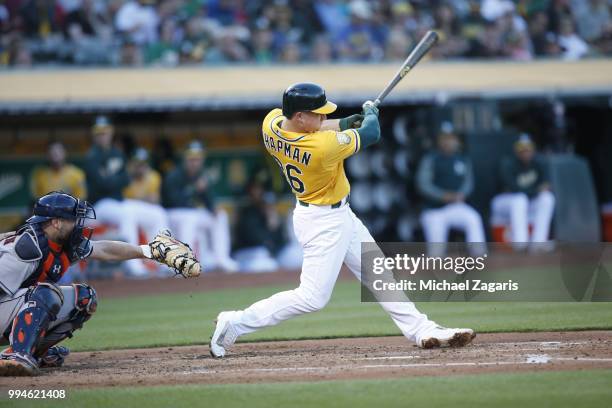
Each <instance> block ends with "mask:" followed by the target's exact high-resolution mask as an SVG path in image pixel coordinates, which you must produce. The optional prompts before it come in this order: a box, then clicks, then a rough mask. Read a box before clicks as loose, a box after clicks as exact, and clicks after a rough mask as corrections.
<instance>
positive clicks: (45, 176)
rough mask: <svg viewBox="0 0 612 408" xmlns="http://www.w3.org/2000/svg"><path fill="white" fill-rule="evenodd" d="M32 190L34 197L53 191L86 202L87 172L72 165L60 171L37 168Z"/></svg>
mask: <svg viewBox="0 0 612 408" xmlns="http://www.w3.org/2000/svg"><path fill="white" fill-rule="evenodd" d="M30 190H31V192H32V196H34V197H40V196H43V195H45V194H47V193H49V192H51V191H63V192H65V193H68V194H72V195H73V196H75V197H77V198H80V199H83V200H84V199H86V198H87V187H86V185H85V172H83V170H81V169H79V168H78V167H76V166H74V165H72V164H66V165H64V166H62V168H61V169H59V170H56V169H53V168H51V167H47V166H44V167H37V168H36V169H34V171H33V172H32V178H31V183H30Z"/></svg>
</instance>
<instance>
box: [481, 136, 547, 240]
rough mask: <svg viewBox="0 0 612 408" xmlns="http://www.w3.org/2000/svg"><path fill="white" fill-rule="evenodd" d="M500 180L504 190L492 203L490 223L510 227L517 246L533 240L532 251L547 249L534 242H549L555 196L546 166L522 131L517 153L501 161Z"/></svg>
mask: <svg viewBox="0 0 612 408" xmlns="http://www.w3.org/2000/svg"><path fill="white" fill-rule="evenodd" d="M500 182H501V190H502V193H500V194H498V195H496V196H495V197H494V198H493V201H492V203H491V224H492V225H499V224H504V225H508V226H509V227H510V231H511V237H512V242H513V243H514V244H513V245H514V247H515V249H519V250H520V249H525V248H527V246H528V245H529V244H530V243H531V244H532V245H531V248H532V249H533V250H536V251H537V250H538V249H544V248H545V246H542V245H536V246H534V245H533V243H546V242H547V241H548V236H549V234H550V223H551V221H552V217H553V213H554V209H555V196H554V195H553V193H552V192H551V188H550V179H549V175H548V171H547V168H546V165H545V163H544V162H543V160H542V158H541V157H540V156H539V155H537V154H536V149H535V145H534V143H533V141H532V140H531V138H530V137H529V135H527V134H522V135H521V136H520V137H519V139H518V140H517V141H516V143H515V144H514V155H513V156H511V157H507V158H505V159H504V160H502V162H501V166H500ZM530 223H531V224H532V225H533V230H532V231H531V233H530V232H529V224H530Z"/></svg>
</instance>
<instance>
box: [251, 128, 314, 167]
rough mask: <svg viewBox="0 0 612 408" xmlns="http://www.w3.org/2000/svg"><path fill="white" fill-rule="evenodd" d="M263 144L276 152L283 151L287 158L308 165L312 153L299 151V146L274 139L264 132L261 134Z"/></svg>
mask: <svg viewBox="0 0 612 408" xmlns="http://www.w3.org/2000/svg"><path fill="white" fill-rule="evenodd" d="M263 138H264V144H265V145H266V147H267V148H268V149H270V150H274V151H275V152H277V153H283V154H284V155H285V156H286V157H288V158H289V159H291V160H293V161H295V162H297V163H301V164H303V165H305V166H308V164H309V163H310V159H311V157H312V153H310V152H307V151H305V150H303V151H300V148H299V147H294V146H293V145H291V144H290V143H286V142H284V141H283V140H281V139H276V140H275V139H274V138H273V137H272V136H268V135H267V134H266V133H264V134H263Z"/></svg>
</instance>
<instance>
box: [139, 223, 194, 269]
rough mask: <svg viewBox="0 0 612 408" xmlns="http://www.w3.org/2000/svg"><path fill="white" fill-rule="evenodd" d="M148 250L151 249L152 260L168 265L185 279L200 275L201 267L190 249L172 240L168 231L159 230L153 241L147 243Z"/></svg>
mask: <svg viewBox="0 0 612 408" xmlns="http://www.w3.org/2000/svg"><path fill="white" fill-rule="evenodd" d="M149 248H151V258H152V259H154V260H156V261H157V262H160V263H163V264H166V265H168V266H169V267H170V268H172V269H174V271H175V272H176V273H177V274H181V275H183V276H184V277H185V278H193V277H196V276H199V275H200V272H201V269H202V267H201V266H200V262H199V261H198V260H197V259H196V257H195V255H194V254H193V251H192V250H191V247H190V246H189V245H187V244H185V243H184V242H181V241H179V240H178V239H176V238H174V237H173V236H172V233H171V232H170V231H169V230H167V229H164V230H161V231H160V232H159V233H158V234H157V235H156V236H155V238H153V241H151V242H149Z"/></svg>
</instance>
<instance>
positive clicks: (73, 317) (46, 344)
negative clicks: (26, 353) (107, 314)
mask: <svg viewBox="0 0 612 408" xmlns="http://www.w3.org/2000/svg"><path fill="white" fill-rule="evenodd" d="M72 286H73V288H74V307H73V309H72V311H71V312H70V315H69V316H68V319H67V320H66V321H63V322H61V323H60V324H58V325H57V326H55V327H53V328H52V329H51V330H49V332H48V333H47V334H46V335H45V337H44V338H43V339H42V340H41V344H40V346H39V347H38V349H37V351H36V354H35V355H36V356H37V357H42V356H43V355H44V354H45V353H46V351H47V350H48V349H49V348H50V347H52V346H54V345H55V344H57V343H59V342H60V341H62V340H64V339H66V338H70V337H72V333H73V332H74V331H75V330H78V329H80V328H82V327H83V324H84V323H85V322H86V321H87V320H89V319H90V318H91V316H92V315H93V314H94V313H95V311H96V309H97V307H98V296H97V294H96V291H95V289H94V288H92V287H91V286H89V285H86V284H82V283H74V284H72Z"/></svg>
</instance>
